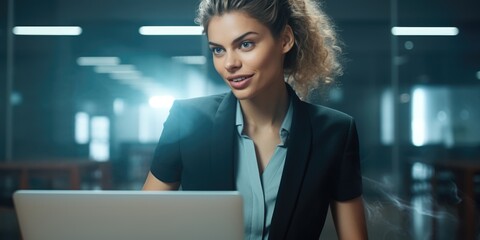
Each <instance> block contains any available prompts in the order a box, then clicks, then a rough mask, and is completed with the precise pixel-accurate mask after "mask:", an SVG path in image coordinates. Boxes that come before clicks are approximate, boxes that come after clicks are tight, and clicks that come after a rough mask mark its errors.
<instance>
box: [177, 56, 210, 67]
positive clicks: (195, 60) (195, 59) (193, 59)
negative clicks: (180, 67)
mask: <svg viewBox="0 0 480 240" xmlns="http://www.w3.org/2000/svg"><path fill="white" fill-rule="evenodd" d="M172 60H173V61H176V62H181V63H185V64H192V65H203V64H205V63H207V58H206V57H205V56H175V57H172Z"/></svg>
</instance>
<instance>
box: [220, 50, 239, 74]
mask: <svg viewBox="0 0 480 240" xmlns="http://www.w3.org/2000/svg"><path fill="white" fill-rule="evenodd" d="M224 66H225V69H226V70H227V71H229V72H234V71H236V70H238V69H239V68H240V67H241V66H242V63H241V61H240V59H238V56H237V55H236V54H235V53H228V54H227V56H226V58H225V64H224Z"/></svg>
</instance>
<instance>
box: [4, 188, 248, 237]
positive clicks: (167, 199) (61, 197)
mask: <svg viewBox="0 0 480 240" xmlns="http://www.w3.org/2000/svg"><path fill="white" fill-rule="evenodd" d="M13 199H14V204H15V209H16V212H17V216H18V220H19V224H20V229H21V232H22V237H23V239H25V240H37V239H38V240H40V239H42V240H44V239H49V240H65V239H69V240H75V239H78V240H80V239H81V240H85V239H128V240H131V239H163V240H169V239H196V240H207V239H208V240H212V239H232V240H233V239H238V240H241V239H243V231H244V229H243V211H242V207H243V206H242V199H241V196H240V195H239V193H238V192H232V191H223V192H222V191H215V192H205V191H69V190H65V191H48V190H20V191H17V192H15V193H14V196H13Z"/></svg>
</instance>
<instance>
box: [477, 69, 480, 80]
mask: <svg viewBox="0 0 480 240" xmlns="http://www.w3.org/2000/svg"><path fill="white" fill-rule="evenodd" d="M477 79H478V80H480V71H478V72H477Z"/></svg>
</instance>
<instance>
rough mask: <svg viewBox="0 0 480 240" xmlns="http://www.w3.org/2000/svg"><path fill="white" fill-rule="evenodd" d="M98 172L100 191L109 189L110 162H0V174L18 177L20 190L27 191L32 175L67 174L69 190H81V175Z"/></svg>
mask: <svg viewBox="0 0 480 240" xmlns="http://www.w3.org/2000/svg"><path fill="white" fill-rule="evenodd" d="M97 170H98V171H99V172H100V185H101V187H102V189H110V188H111V167H110V162H97V161H92V160H88V159H63V160H36V161H33V160H29V161H12V162H0V174H2V175H3V174H6V175H11V174H14V175H19V182H20V186H19V188H20V189H29V188H30V187H31V186H30V183H29V182H30V181H29V180H30V177H31V176H32V175H34V174H35V175H43V176H49V177H54V176H58V175H60V174H63V175H64V174H67V175H68V179H69V185H68V186H69V187H68V188H69V189H72V190H79V189H81V182H82V181H81V180H82V174H84V173H88V172H93V171H97Z"/></svg>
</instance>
